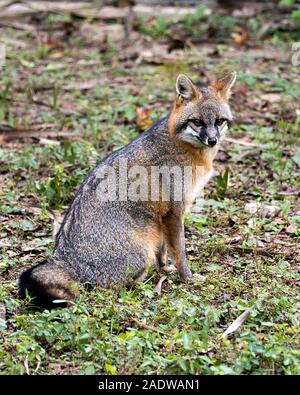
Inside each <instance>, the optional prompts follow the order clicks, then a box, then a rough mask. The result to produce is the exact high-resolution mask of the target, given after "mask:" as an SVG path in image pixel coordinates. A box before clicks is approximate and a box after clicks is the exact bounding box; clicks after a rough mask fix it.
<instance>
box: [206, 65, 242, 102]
mask: <svg viewBox="0 0 300 395" xmlns="http://www.w3.org/2000/svg"><path fill="white" fill-rule="evenodd" d="M235 80H236V72H235V71H233V72H232V73H230V74H227V75H226V76H225V77H223V78H221V79H219V80H217V81H216V82H215V83H213V84H212V85H211V88H212V89H213V90H214V91H216V92H217V93H218V94H219V95H220V96H221V97H222V98H223V99H226V100H228V99H229V97H230V95H231V88H232V87H233V85H234V83H235Z"/></svg>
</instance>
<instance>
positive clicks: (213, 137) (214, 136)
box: [201, 127, 220, 147]
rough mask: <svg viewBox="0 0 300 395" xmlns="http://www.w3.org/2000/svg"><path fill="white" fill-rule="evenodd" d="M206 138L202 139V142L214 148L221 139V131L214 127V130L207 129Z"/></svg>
mask: <svg viewBox="0 0 300 395" xmlns="http://www.w3.org/2000/svg"><path fill="white" fill-rule="evenodd" d="M203 134H204V136H203V137H204V138H202V139H201V140H202V142H203V143H204V144H206V145H209V146H210V147H213V146H214V145H216V144H217V143H218V141H219V139H220V133H219V131H218V130H217V129H216V128H214V127H212V128H207V129H206V131H204V132H203Z"/></svg>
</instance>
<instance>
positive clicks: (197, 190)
mask: <svg viewBox="0 0 300 395" xmlns="http://www.w3.org/2000/svg"><path fill="white" fill-rule="evenodd" d="M212 175H213V169H211V170H210V171H208V172H207V173H205V174H204V175H203V176H202V177H200V178H199V179H198V180H197V182H196V184H195V186H194V188H193V193H192V195H193V197H194V198H193V200H195V199H196V198H197V197H198V196H199V195H200V193H201V191H202V190H203V188H204V186H205V185H206V184H207V183H208V181H209V180H210V178H211V177H212Z"/></svg>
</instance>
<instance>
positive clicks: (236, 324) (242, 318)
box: [221, 307, 252, 338]
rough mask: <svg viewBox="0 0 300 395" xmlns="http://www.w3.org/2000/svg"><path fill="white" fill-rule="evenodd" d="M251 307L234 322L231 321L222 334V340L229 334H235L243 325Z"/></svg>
mask: <svg viewBox="0 0 300 395" xmlns="http://www.w3.org/2000/svg"><path fill="white" fill-rule="evenodd" d="M251 309H252V307H251V308H249V309H247V310H245V311H244V312H243V314H241V315H240V316H239V317H238V318H237V319H236V320H234V321H233V323H232V324H231V325H229V327H228V328H227V329H226V331H225V332H224V333H223V334H222V336H221V337H222V338H224V337H226V336H228V335H229V334H230V333H233V332H236V331H237V330H238V329H239V327H240V326H241V325H242V324H243V323H244V321H245V320H246V318H247V317H248V315H249V314H250V311H251Z"/></svg>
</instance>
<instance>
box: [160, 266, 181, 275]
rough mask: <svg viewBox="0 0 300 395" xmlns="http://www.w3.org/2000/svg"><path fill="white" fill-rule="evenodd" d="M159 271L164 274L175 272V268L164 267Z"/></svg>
mask: <svg viewBox="0 0 300 395" xmlns="http://www.w3.org/2000/svg"><path fill="white" fill-rule="evenodd" d="M161 270H162V271H163V272H165V273H172V272H176V270H177V269H176V267H175V266H174V265H164V266H162V267H161Z"/></svg>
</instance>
